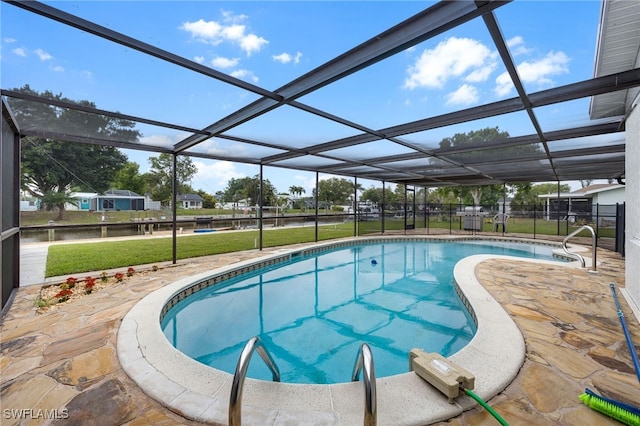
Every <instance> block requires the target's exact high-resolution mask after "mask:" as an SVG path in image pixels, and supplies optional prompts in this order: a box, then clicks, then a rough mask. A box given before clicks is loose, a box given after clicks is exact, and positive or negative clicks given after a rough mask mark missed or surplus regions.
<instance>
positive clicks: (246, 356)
mask: <svg viewBox="0 0 640 426" xmlns="http://www.w3.org/2000/svg"><path fill="white" fill-rule="evenodd" d="M255 350H257V351H258V354H259V355H260V358H262V360H263V361H264V363H265V364H266V365H267V367H269V370H271V374H272V376H273V381H274V382H279V381H280V370H278V366H277V365H276V362H275V361H274V360H273V358H272V357H271V354H270V353H269V352H268V351H267V348H266V346H264V344H263V343H262V341H261V340H260V338H259V337H258V336H254V337H252V338H251V339H249V341H247V343H246V344H245V345H244V348H243V349H242V352H241V353H240V358H239V359H238V364H237V365H236V371H235V373H234V375H233V383H232V385H231V395H230V397H229V426H240V425H241V424H242V412H241V404H242V387H243V386H244V379H245V377H246V376H247V368H248V367H249V361H251V355H253V352H254V351H255Z"/></svg>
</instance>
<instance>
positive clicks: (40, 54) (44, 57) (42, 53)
mask: <svg viewBox="0 0 640 426" xmlns="http://www.w3.org/2000/svg"><path fill="white" fill-rule="evenodd" d="M35 52H36V55H38V57H39V58H40V60H41V61H48V60H50V59H53V56H51V55H50V54H48V53H47V52H45V51H44V50H42V49H36V50H35Z"/></svg>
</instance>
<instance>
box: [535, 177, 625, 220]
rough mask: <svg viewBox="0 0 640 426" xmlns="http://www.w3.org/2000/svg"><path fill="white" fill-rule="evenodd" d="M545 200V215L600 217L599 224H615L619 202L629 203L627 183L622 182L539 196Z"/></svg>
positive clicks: (581, 217)
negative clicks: (622, 183) (626, 195)
mask: <svg viewBox="0 0 640 426" xmlns="http://www.w3.org/2000/svg"><path fill="white" fill-rule="evenodd" d="M538 198H543V199H545V205H544V218H545V219H546V220H556V219H557V218H558V214H560V219H562V220H568V221H569V222H575V221H576V220H580V219H583V220H586V221H587V222H592V221H595V220H596V218H597V220H598V223H597V225H598V226H606V225H607V224H608V223H609V222H613V223H615V217H616V209H617V205H618V204H623V203H624V202H625V186H624V185H619V184H597V185H589V186H587V187H585V188H581V189H578V190H576V191H573V192H566V193H560V194H544V195H538Z"/></svg>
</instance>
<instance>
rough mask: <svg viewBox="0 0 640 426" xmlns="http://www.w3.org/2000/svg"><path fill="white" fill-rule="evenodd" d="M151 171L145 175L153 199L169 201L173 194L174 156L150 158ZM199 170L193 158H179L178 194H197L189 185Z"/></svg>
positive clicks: (177, 168)
mask: <svg viewBox="0 0 640 426" xmlns="http://www.w3.org/2000/svg"><path fill="white" fill-rule="evenodd" d="M149 163H150V164H151V169H150V170H149V172H148V173H146V174H145V175H144V179H145V183H146V185H147V189H148V190H149V193H150V194H151V198H153V199H154V200H156V201H169V200H171V198H172V194H173V155H171V154H166V153H162V154H160V155H159V156H158V157H150V158H149ZM197 172H198V168H197V167H196V166H195V164H193V161H191V157H186V156H178V158H177V160H176V175H177V176H176V180H177V183H178V188H177V192H178V193H179V194H187V193H193V192H195V191H194V190H193V188H191V185H189V184H188V182H189V181H191V179H192V178H193V176H194V175H195V174H196V173H197Z"/></svg>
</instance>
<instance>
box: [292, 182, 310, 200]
mask: <svg viewBox="0 0 640 426" xmlns="http://www.w3.org/2000/svg"><path fill="white" fill-rule="evenodd" d="M289 192H290V193H291V195H292V196H294V197H296V198H299V197H300V196H301V195H302V194H304V193H305V192H307V191H305V189H304V188H303V187H301V186H297V185H291V186H290V187H289Z"/></svg>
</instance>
